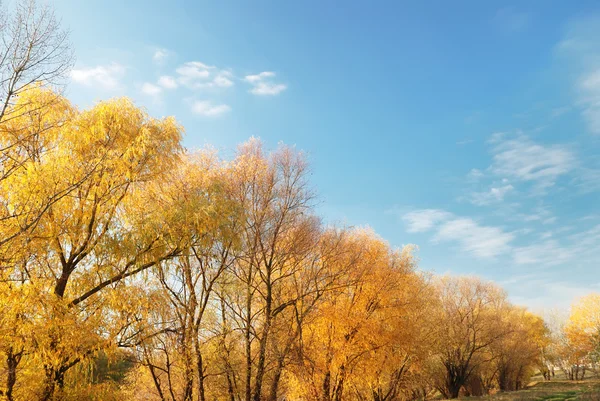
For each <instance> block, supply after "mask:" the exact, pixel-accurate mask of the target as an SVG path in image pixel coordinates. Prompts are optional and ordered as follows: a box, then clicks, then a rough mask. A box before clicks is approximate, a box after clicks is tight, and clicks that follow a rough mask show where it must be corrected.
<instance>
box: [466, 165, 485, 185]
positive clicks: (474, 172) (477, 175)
mask: <svg viewBox="0 0 600 401" xmlns="http://www.w3.org/2000/svg"><path fill="white" fill-rule="evenodd" d="M484 175H485V174H483V172H482V171H481V170H479V169H476V168H474V169H471V171H469V173H468V174H467V180H468V181H470V182H477V181H479V180H480V179H481V178H483V177H484Z"/></svg>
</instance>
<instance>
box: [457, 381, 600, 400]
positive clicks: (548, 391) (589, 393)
mask: <svg viewBox="0 0 600 401" xmlns="http://www.w3.org/2000/svg"><path fill="white" fill-rule="evenodd" d="M475 400H482V401H483V400H489V401H600V380H599V379H592V380H585V381H575V382H574V381H568V380H552V381H549V382H548V381H540V382H533V383H531V384H530V385H529V386H528V387H527V388H526V389H523V390H520V391H512V392H506V393H498V394H494V395H490V396H485V397H470V398H469V401H475Z"/></svg>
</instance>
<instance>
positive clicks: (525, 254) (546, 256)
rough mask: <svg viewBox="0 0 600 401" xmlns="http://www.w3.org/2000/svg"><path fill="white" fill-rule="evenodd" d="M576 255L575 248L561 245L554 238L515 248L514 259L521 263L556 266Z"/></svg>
mask: <svg viewBox="0 0 600 401" xmlns="http://www.w3.org/2000/svg"><path fill="white" fill-rule="evenodd" d="M574 256H575V255H574V253H573V250H571V249H568V248H563V247H561V246H559V244H558V242H557V241H554V240H545V241H544V242H542V243H538V244H532V245H529V246H525V247H518V248H515V249H514V260H515V263H516V264H519V265H527V264H538V265H546V266H554V265H560V264H563V263H565V262H568V261H569V260H570V259H571V258H573V257H574Z"/></svg>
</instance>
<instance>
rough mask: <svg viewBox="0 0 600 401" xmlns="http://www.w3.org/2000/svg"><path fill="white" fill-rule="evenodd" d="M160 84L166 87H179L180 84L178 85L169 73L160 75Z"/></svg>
mask: <svg viewBox="0 0 600 401" xmlns="http://www.w3.org/2000/svg"><path fill="white" fill-rule="evenodd" d="M158 84H159V85H160V86H162V87H163V88H165V89H175V88H177V86H179V85H177V81H176V80H175V78H173V77H171V76H169V75H163V76H161V77H159V78H158Z"/></svg>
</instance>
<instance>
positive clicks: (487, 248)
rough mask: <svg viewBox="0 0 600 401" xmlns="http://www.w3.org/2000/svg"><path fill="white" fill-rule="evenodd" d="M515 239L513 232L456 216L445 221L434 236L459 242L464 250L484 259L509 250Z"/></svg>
mask: <svg viewBox="0 0 600 401" xmlns="http://www.w3.org/2000/svg"><path fill="white" fill-rule="evenodd" d="M513 239H514V235H513V234H511V233H505V232H504V231H502V229H500V228H498V227H490V226H482V225H479V224H478V223H477V222H475V221H474V220H472V219H469V218H455V219H452V220H449V221H447V222H445V223H443V224H442V225H441V226H439V227H438V229H437V233H436V235H435V237H434V240H436V241H453V242H458V243H459V244H460V247H461V248H462V249H463V250H464V251H466V252H469V253H471V254H473V256H475V257H478V258H482V259H489V258H494V257H496V256H498V255H500V254H503V253H506V252H508V251H509V250H510V249H511V247H510V242H511V241H512V240H513Z"/></svg>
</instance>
